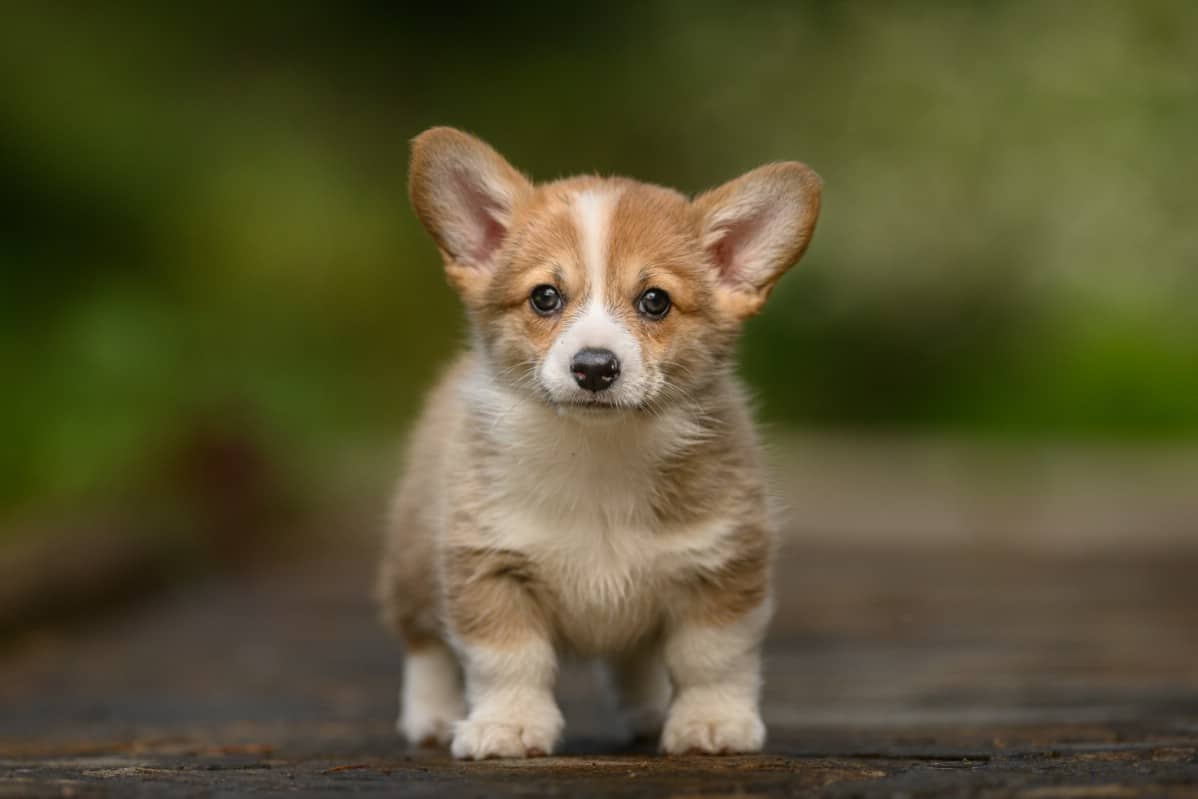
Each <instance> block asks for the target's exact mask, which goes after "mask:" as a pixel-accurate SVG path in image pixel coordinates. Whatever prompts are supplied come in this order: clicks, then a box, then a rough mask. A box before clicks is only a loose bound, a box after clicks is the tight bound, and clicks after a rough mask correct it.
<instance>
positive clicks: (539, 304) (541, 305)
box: [528, 283, 562, 316]
mask: <svg viewBox="0 0 1198 799" xmlns="http://www.w3.org/2000/svg"><path fill="white" fill-rule="evenodd" d="M528 301H529V303H531V304H532V309H533V310H534V311H536V312H537V313H539V314H540V315H541V316H549V314H551V313H556V312H557V311H560V310H561V307H562V295H561V292H559V291H558V290H557V289H555V288H554V287H553V286H550V285H548V284H547V283H542V284H541V285H539V286H537V287H536V288H535V289H533V290H532V294H531V295H529V297H528Z"/></svg>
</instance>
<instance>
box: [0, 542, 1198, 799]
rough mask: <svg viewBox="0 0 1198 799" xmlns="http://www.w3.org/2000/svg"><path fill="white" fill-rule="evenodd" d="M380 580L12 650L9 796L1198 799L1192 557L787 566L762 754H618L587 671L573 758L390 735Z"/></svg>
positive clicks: (5, 698) (281, 579) (164, 613)
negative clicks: (456, 754) (478, 755)
mask: <svg viewBox="0 0 1198 799" xmlns="http://www.w3.org/2000/svg"><path fill="white" fill-rule="evenodd" d="M370 571H371V565H370V562H369V558H367V557H358V556H353V555H348V556H342V557H341V558H339V559H317V560H315V561H309V562H305V563H300V564H293V565H290V566H287V567H278V568H275V569H273V570H271V571H267V572H260V573H246V574H240V575H234V576H228V577H225V578H221V579H217V580H212V581H209V582H206V583H199V584H191V585H184V586H180V587H178V588H177V589H175V590H173V591H171V592H169V593H167V594H164V595H159V596H158V598H157V599H156V600H155V601H151V602H149V603H146V604H145V605H143V606H140V607H138V608H135V609H133V610H131V611H126V612H122V613H120V614H119V615H111V614H110V615H108V616H105V617H102V618H101V619H100V620H99V621H95V620H93V621H90V622H88V623H87V624H85V625H84V624H76V625H75V626H74V627H71V628H58V629H55V630H52V631H42V632H38V633H33V634H28V635H26V636H24V637H23V638H22V639H20V640H18V641H16V642H15V643H13V644H11V645H10V646H9V647H8V648H7V649H6V650H4V651H3V653H2V654H0V678H2V679H0V708H2V711H0V795H12V796H30V795H33V796H37V795H47V796H85V795H92V794H111V793H117V794H121V793H126V792H130V793H131V792H137V793H139V794H150V795H157V794H163V795H240V794H243V793H246V792H268V793H274V792H279V793H284V792H286V793H294V792H297V791H299V792H313V793H326V792H334V793H337V792H355V793H370V792H379V793H381V792H386V793H392V794H399V795H403V796H414V797H422V796H455V797H457V796H461V797H468V796H500V795H545V794H555V795H564V796H581V795H590V794H602V795H627V796H642V795H644V796H677V797H683V796H705V795H738V794H739V795H746V794H758V793H770V794H776V795H811V794H817V793H818V794H826V795H833V796H840V795H844V796H893V795H905V796H921V795H939V794H944V793H953V794H957V795H974V796H1023V797H1042V798H1050V797H1073V796H1092V795H1093V796H1141V795H1146V796H1153V795H1160V796H1198V561H1195V560H1194V559H1192V558H1185V557H1181V558H1172V559H1169V558H1154V559H1145V558H1133V557H1130V556H1124V557H1120V558H1108V559H1097V558H1091V559H1087V558H1084V557H1071V558H1029V557H1026V556H1023V557H1014V556H997V555H994V554H986V555H983V554H979V553H977V552H971V551H956V552H953V553H945V552H939V553H937V554H928V553H915V552H910V551H904V550H902V549H898V548H894V549H890V550H878V549H869V550H863V549H861V548H858V547H853V548H846V549H843V550H838V549H836V548H834V547H828V546H822V547H820V548H818V549H810V548H805V547H801V546H797V545H795V546H790V547H788V548H787V550H786V554H785V555H784V558H783V560H782V562H781V563H780V566H779V570H778V585H779V600H780V601H779V612H778V617H777V622H776V623H775V625H774V627H773V631H772V634H771V638H770V644H769V648H768V657H767V688H766V693H765V703H764V709H765V715H766V720H767V723H768V724H769V727H770V740H769V743H768V747H767V752H766V753H765V754H763V755H761V756H756V757H725V758H700V757H684V758H665V757H659V756H657V755H656V754H654V753H653V752H652V751H651V750H647V749H640V750H637V749H628V748H627V747H626V746H625V744H624V742H623V738H622V732H621V730H620V729H619V727H618V725H617V724H616V721H615V717H614V714H613V712H612V709H611V707H610V705H609V703H608V702H607V700H606V698H605V697H604V696H603V694H602V692H601V690H600V688H599V685H598V683H597V681H596V680H595V679H594V675H593V673H592V671H591V670H590V669H589V668H588V667H587V666H586V665H585V664H571V665H570V666H568V667H567V668H566V670H565V673H564V675H563V681H562V688H561V697H562V700H563V705H564V708H565V711H566V716H567V722H568V739H567V744H566V748H565V752H564V753H563V754H562V755H561V756H559V757H552V758H544V759H537V760H532V761H527V762H498V761H493V762H487V763H481V764H460V763H455V762H453V761H452V760H451V759H449V758H447V757H446V756H445V755H444V754H443V753H437V752H409V751H406V750H405V749H404V747H403V746H402V745H401V743H400V741H399V739H398V738H397V737H396V735H395V734H394V732H393V730H392V721H393V717H394V712H395V707H394V702H395V691H396V688H397V675H398V664H399V654H400V650H399V647H398V645H397V644H395V643H394V642H393V641H391V640H389V639H388V638H387V637H386V636H385V634H384V633H383V632H382V630H381V628H380V627H379V625H378V624H377V622H376V619H375V613H374V609H373V607H372V605H371V603H370V600H369V597H368V595H367V594H368V586H369V584H370V579H369V575H370Z"/></svg>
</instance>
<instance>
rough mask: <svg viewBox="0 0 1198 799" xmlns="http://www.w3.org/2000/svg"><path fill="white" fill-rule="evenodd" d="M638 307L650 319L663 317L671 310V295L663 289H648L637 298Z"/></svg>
mask: <svg viewBox="0 0 1198 799" xmlns="http://www.w3.org/2000/svg"><path fill="white" fill-rule="evenodd" d="M636 309H637V310H638V311H640V312H641V313H643V314H644V315H645V316H647V317H649V318H650V319H661V318H662V317H664V316H665V315H666V314H667V313H668V312H669V310H670V295H669V294H666V293H665V291H663V290H662V289H646V290H645V293H644V294H642V295H641V296H640V297H638V298H637V301H636Z"/></svg>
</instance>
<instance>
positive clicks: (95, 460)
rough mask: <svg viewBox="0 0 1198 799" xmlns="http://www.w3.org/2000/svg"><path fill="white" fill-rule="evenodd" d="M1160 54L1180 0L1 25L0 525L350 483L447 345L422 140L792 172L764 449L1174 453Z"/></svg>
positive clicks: (1178, 361)
mask: <svg viewBox="0 0 1198 799" xmlns="http://www.w3.org/2000/svg"><path fill="white" fill-rule="evenodd" d="M1196 40H1198V4H1195V3H1191V2H1187V1H1186V0H1177V2H1167V1H1163V0H1161V1H1158V0H1152V1H1148V0H1145V1H1143V2H1127V1H1122V2H1120V1H1115V0H1112V1H1110V2H1103V1H1102V0H1095V1H1094V2H1086V3H1080V2H1078V3H1071V2H1008V3H1000V2H974V3H951V2H933V1H931V0H929V1H927V2H909V3H869V2H856V3H833V2H810V3H801V4H800V3H794V2H754V3H743V4H741V3H704V2H686V1H685V0H675V1H674V2H644V3H635V4H629V5H626V6H625V5H619V4H614V3H611V4H608V3H605V4H594V5H590V6H585V7H574V6H572V5H571V4H558V3H552V4H550V3H524V4H519V5H513V6H511V7H506V8H504V7H501V6H500V5H499V4H495V5H493V6H487V7H483V8H476V7H475V6H474V5H473V4H453V3H448V4H442V5H440V6H437V5H434V4H421V5H418V6H416V5H408V4H403V3H379V2H376V3H357V4H350V3H346V4H327V5H323V6H320V5H313V4H303V3H293V4H277V5H276V4H244V5H243V4H228V5H219V4H218V5H205V6H204V7H202V8H201V7H190V8H189V7H187V6H185V5H182V4H180V5H178V6H176V5H172V4H138V5H121V6H113V5H108V4H97V5H83V4H80V5H78V6H74V7H71V6H69V5H67V4H58V3H53V4H51V3H30V4H19V3H18V4H9V5H7V6H6V8H5V11H4V12H3V23H2V24H0V64H2V69H0V184H2V185H3V187H4V191H3V195H2V197H3V199H2V200H0V202H2V203H3V211H4V213H3V222H0V231H3V232H2V235H0V364H2V366H3V373H4V378H5V379H4V386H5V389H6V390H5V391H3V392H0V441H3V445H2V446H0V508H3V509H5V511H6V512H5V514H4V516H0V522H2V520H3V518H7V517H9V516H10V515H11V516H17V515H20V514H24V513H29V512H36V510H37V509H40V508H64V507H77V506H78V507H88V506H89V503H92V504H94V503H101V504H109V505H111V504H118V505H119V504H122V503H125V504H127V505H128V506H130V507H138V503H139V502H151V501H152V500H151V499H150V498H151V497H153V496H154V495H155V494H156V493H157V487H158V486H160V485H161V484H162V481H164V480H166V481H168V482H171V484H172V485H177V484H179V481H178V480H176V478H175V477H173V476H172V475H176V474H178V473H181V474H184V475H188V474H193V473H194V469H199V472H200V473H201V474H207V473H208V472H212V471H214V470H215V471H217V472H220V473H221V474H223V475H225V476H224V477H222V478H219V479H223V480H226V481H227V482H229V483H230V485H231V486H233V488H235V487H236V484H237V483H238V481H239V480H240V479H241V478H240V477H238V475H239V474H242V473H244V472H246V471H247V470H248V471H250V472H253V471H254V470H255V469H261V468H265V469H267V470H268V471H270V472H271V473H272V474H276V475H277V477H275V478H272V479H276V480H277V481H278V483H279V485H281V486H282V487H283V488H282V489H281V492H282V493H283V494H288V495H292V496H294V495H297V494H303V493H306V492H309V491H312V492H319V491H321V490H322V489H321V486H322V485H324V483H323V481H322V475H324V474H325V473H327V472H330V471H332V470H333V468H334V466H333V465H334V464H338V463H341V462H342V461H344V460H354V459H355V458H359V457H361V458H366V457H367V456H365V455H363V453H386V455H385V456H380V460H384V461H387V462H386V464H385V468H388V469H389V468H390V466H391V462H390V461H389V460H387V459H388V458H389V457H390V455H391V454H393V453H394V452H395V451H396V445H397V443H398V442H399V441H400V439H401V437H402V432H403V430H404V428H405V424H406V422H407V421H408V420H409V419H410V418H411V414H412V413H413V411H414V409H415V408H416V407H417V405H418V402H419V399H420V396H421V393H422V391H423V389H424V388H425V387H426V386H427V385H428V383H429V381H430V380H431V379H432V377H433V376H434V374H435V372H436V369H437V368H438V364H440V363H442V362H443V361H444V359H445V358H446V357H447V356H448V355H449V354H450V353H452V352H453V351H454V350H455V349H456V348H457V347H458V346H459V344H460V341H461V339H462V317H461V313H460V311H459V308H458V305H457V302H456V299H455V297H454V296H453V295H452V293H451V292H450V290H449V289H448V288H447V287H446V285H445V282H444V279H443V277H442V273H441V269H440V264H439V260H438V257H437V254H436V252H435V249H434V247H433V246H432V244H431V243H430V241H429V240H428V238H427V237H426V236H425V235H424V234H423V232H422V231H421V229H420V228H419V226H418V224H417V223H416V221H415V219H414V217H413V215H412V213H411V212H410V210H409V208H408V206H407V201H406V195H405V182H406V159H407V141H408V140H409V139H410V138H411V137H412V136H413V135H415V134H416V133H418V132H419V131H420V130H422V129H423V128H425V127H427V126H429V125H433V124H451V125H455V126H458V127H462V128H465V129H467V130H470V131H472V132H474V133H476V134H478V135H480V136H482V137H483V138H485V139H487V140H488V141H490V142H491V143H492V144H494V145H495V146H496V147H497V148H498V149H499V150H500V151H501V152H503V153H505V154H506V155H507V156H508V157H509V158H510V160H512V162H513V163H515V164H516V165H518V166H519V167H521V168H522V169H524V170H525V171H527V172H529V173H530V174H531V175H533V176H534V177H536V178H540V179H549V178H554V177H558V176H563V175H566V174H571V173H575V172H589V171H597V172H601V173H623V174H629V175H633V176H636V177H639V178H642V179H646V180H650V181H655V182H660V183H664V184H667V185H670V186H675V187H678V188H681V189H683V190H685V191H690V192H694V191H698V190H701V189H703V188H705V187H708V186H711V185H714V184H717V183H719V182H722V181H724V180H726V179H728V178H730V177H732V176H735V175H736V174H738V173H739V172H741V171H744V170H746V169H748V168H751V167H752V166H755V165H757V164H759V163H761V162H764V161H769V160H774V159H799V160H803V161H806V162H807V163H809V164H811V165H812V166H813V167H814V168H815V169H816V170H817V171H818V172H820V173H821V174H822V176H823V177H824V179H825V182H826V193H825V202H824V212H823V218H822V220H821V223H820V226H819V229H818V231H817V234H816V237H815V240H814V244H813V246H812V249H811V250H810V252H809V255H808V257H807V258H806V259H805V261H804V262H803V263H802V265H801V266H800V267H799V268H798V269H796V270H795V272H793V273H792V274H791V275H789V276H788V277H787V278H786V279H785V280H784V281H783V283H782V285H781V287H780V289H779V290H778V291H777V292H775V294H774V297H773V299H772V300H771V303H770V305H769V306H768V308H767V310H766V313H765V314H764V316H762V317H761V318H759V319H756V320H754V321H753V322H752V323H750V325H749V327H748V330H747V333H746V337H745V340H744V342H743V365H744V369H743V371H744V373H745V376H746V378H747V380H748V381H749V382H750V384H751V385H752V386H753V387H754V388H755V390H756V391H757V393H758V395H759V398H760V409H761V415H762V416H763V417H764V418H766V419H768V420H771V421H772V422H774V423H775V424H776V425H777V426H778V427H783V426H786V425H793V426H796V427H797V428H801V429H805V430H811V429H834V430H838V431H850V432H852V433H853V434H854V435H858V434H862V435H872V434H873V433H875V432H879V431H893V430H903V431H912V432H916V433H920V434H922V433H925V432H927V433H933V434H936V435H941V434H950V435H954V436H958V435H959V436H965V437H972V436H977V437H980V438H984V439H986V440H998V441H1001V442H1012V443H1013V444H1014V445H1015V446H1019V445H1021V442H1028V441H1035V442H1040V441H1044V440H1050V441H1056V440H1069V441H1076V440H1079V439H1081V440H1102V441H1108V440H1118V441H1124V440H1133V441H1137V442H1153V443H1154V444H1170V443H1177V442H1181V441H1190V442H1192V441H1194V439H1195V438H1196V437H1198V368H1196V367H1198V315H1196V314H1195V305H1196V303H1198V224H1196V223H1198V157H1195V154H1194V147H1195V144H1194V143H1195V139H1196V133H1195V132H1196V131H1198V47H1195V46H1194V42H1195V41H1196ZM193 462H198V463H199V464H200V465H199V466H198V467H194V468H193V466H189V465H188V464H192V463H193ZM247 463H248V464H250V465H248V466H247V465H246V464H247ZM213 464H215V466H214V465H213ZM229 464H233V466H232V467H229ZM262 464H266V466H265V467H263V466H262ZM189 470H192V471H189ZM205 470H207V471H205ZM239 470H241V471H239ZM255 473H256V472H255ZM350 473H353V472H352V470H351V472H350ZM229 475H232V476H229ZM389 476H390V474H389V473H388V474H386V475H384V478H383V479H387V478H389ZM181 479H182V483H183V484H187V480H188V479H190V478H187V477H186V476H185V477H184V478H181ZM206 479H208V478H201V480H200V481H201V482H203V480H206ZM226 488H228V486H227V487H226ZM222 490H223V489H222ZM234 504H236V503H235V501H234ZM0 529H2V527H0Z"/></svg>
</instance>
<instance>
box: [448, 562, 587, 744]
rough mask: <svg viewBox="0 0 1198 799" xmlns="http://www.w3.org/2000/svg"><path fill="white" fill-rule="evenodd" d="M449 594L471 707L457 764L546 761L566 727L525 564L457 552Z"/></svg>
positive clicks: (544, 621) (458, 732)
mask: <svg viewBox="0 0 1198 799" xmlns="http://www.w3.org/2000/svg"><path fill="white" fill-rule="evenodd" d="M446 587H447V610H448V620H449V625H450V628H451V630H452V632H453V638H454V643H455V645H456V646H457V649H458V651H459V653H460V654H461V657H462V665H463V668H464V671H465V676H466V698H467V702H468V703H469V706H470V713H469V715H468V716H467V717H466V720H465V721H462V722H459V723H458V725H457V727H456V729H455V730H454V736H453V745H452V751H453V755H454V757H458V758H463V759H469V760H482V759H484V758H490V757H533V756H537V755H548V754H551V753H552V752H553V750H554V747H556V746H557V743H558V739H559V738H560V737H561V732H562V727H563V724H564V722H563V719H562V714H561V711H560V710H559V709H558V707H557V702H556V701H555V700H554V697H553V687H554V682H555V680H556V677H557V656H556V653H555V651H554V648H553V644H552V640H551V637H550V631H549V624H548V617H547V614H546V613H545V611H544V609H543V607H542V605H541V602H540V598H539V597H538V586H537V585H536V582H535V580H534V579H533V577H532V575H531V573H530V571H529V569H528V564H527V563H526V562H525V560H524V558H523V557H522V556H521V555H519V554H518V553H513V552H504V551H496V550H485V549H469V548H461V549H456V550H453V551H451V552H450V553H449V555H448V558H447V563H446Z"/></svg>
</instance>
